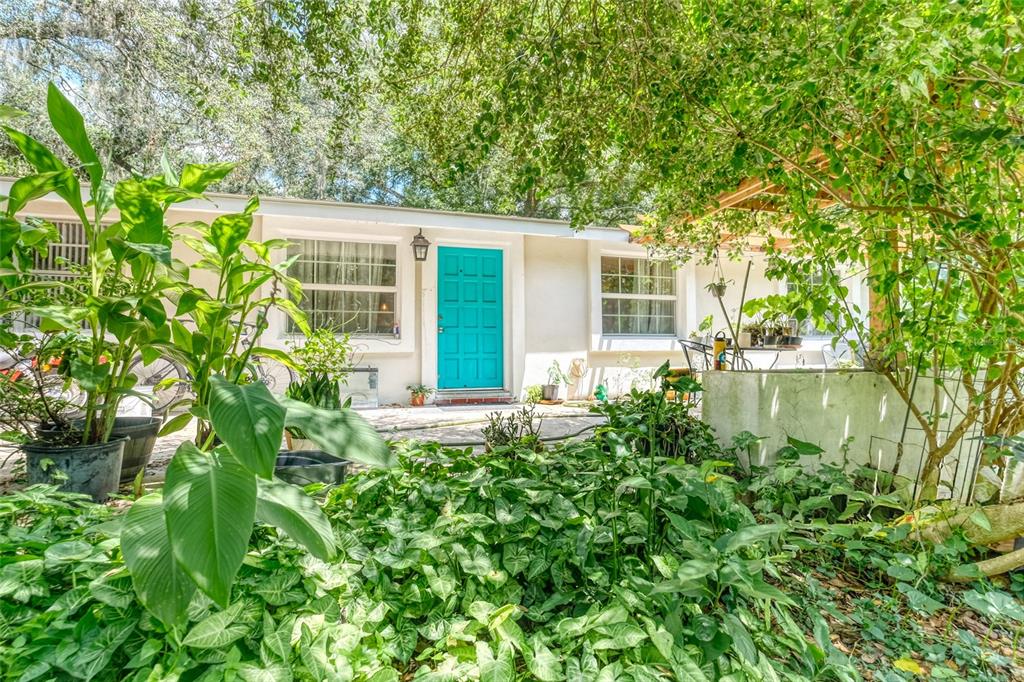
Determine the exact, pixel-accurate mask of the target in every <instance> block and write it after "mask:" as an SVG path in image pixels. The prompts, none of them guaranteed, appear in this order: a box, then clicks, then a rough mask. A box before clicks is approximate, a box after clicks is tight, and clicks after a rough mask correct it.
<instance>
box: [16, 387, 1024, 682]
mask: <svg viewBox="0 0 1024 682" xmlns="http://www.w3.org/2000/svg"><path fill="white" fill-rule="evenodd" d="M635 398H636V404H634V405H633V406H632V407H633V408H635V409H632V410H631V409H630V408H629V407H628V406H627V407H625V408H624V407H622V406H619V407H616V408H607V409H609V410H611V411H612V412H611V413H610V414H609V415H608V416H609V418H610V424H609V426H608V427H606V428H604V429H602V430H600V431H599V432H598V433H597V434H596V435H595V436H594V437H593V438H592V439H590V440H586V441H581V442H576V443H571V444H567V445H562V446H558V447H555V448H553V449H548V450H546V451H542V452H539V453H538V452H536V447H535V445H534V444H530V446H529V447H517V446H515V445H513V446H509V447H503V448H498V449H496V450H495V451H494V452H492V453H489V454H486V455H474V454H472V453H471V452H470V451H468V450H467V451H463V450H450V449H443V448H441V447H440V446H437V445H431V444H427V445H419V444H405V445H403V446H401V447H400V450H401V452H400V453H399V456H400V461H401V466H400V467H399V468H396V469H393V470H388V471H376V472H367V473H362V474H359V475H357V476H355V477H353V478H352V479H351V480H350V481H348V482H347V483H345V484H344V485H342V486H340V487H338V488H336V489H334V490H331V491H328V492H327V493H326V495H325V497H324V500H323V501H324V508H325V510H326V512H327V514H328V515H329V516H330V518H331V521H332V523H333V525H334V529H335V533H336V538H337V542H338V545H339V552H338V555H339V558H338V560H337V561H335V562H332V563H325V562H322V561H319V560H317V559H315V558H313V557H311V556H309V555H308V554H305V553H303V552H302V551H301V550H300V549H299V548H298V547H297V546H296V545H295V544H294V543H292V542H291V541H290V540H288V539H287V538H286V537H284V536H280V537H279V536H277V535H276V531H274V530H273V529H271V528H269V527H257V529H256V531H255V532H254V534H253V537H252V541H251V547H250V552H249V554H248V555H247V557H246V560H245V564H244V566H243V568H242V571H241V573H240V577H239V580H238V582H237V583H236V585H235V587H234V590H233V593H232V602H231V606H230V607H229V608H228V609H226V610H219V609H217V608H216V607H215V606H214V605H213V604H211V603H210V602H209V601H208V600H207V599H206V598H205V597H202V596H201V595H199V594H198V593H197V596H196V597H194V598H193V601H192V604H191V607H190V614H189V623H188V624H187V626H186V627H183V628H181V629H180V630H172V631H167V630H165V629H164V628H163V626H161V625H160V623H159V622H158V621H157V620H156V619H154V618H153V617H151V616H150V615H149V614H148V613H147V612H146V611H145V610H144V609H143V608H142V607H141V606H140V604H139V602H138V601H137V599H136V598H135V596H134V593H133V591H132V584H131V579H130V577H129V576H128V574H127V572H126V570H125V568H124V566H123V563H122V560H121V557H120V553H119V549H118V546H119V545H118V533H119V525H120V524H119V518H120V517H119V513H118V511H117V510H116V509H115V508H112V507H107V506H98V505H94V504H91V503H88V502H85V501H83V500H81V499H79V498H75V497H72V496H68V495H63V494H57V493H54V492H53V491H52V490H48V489H45V488H33V489H28V490H26V491H22V492H19V493H15V494H12V495H8V496H6V497H3V498H0V562H2V567H0V675H2V676H3V679H11V680H32V679H38V680H50V679H85V680H88V679H93V680H122V679H133V680H231V679H239V680H291V679H296V680H373V681H375V682H385V681H394V680H411V679H416V680H463V679H467V680H476V679H479V680H486V681H495V682H497V681H504V680H518V679H539V680H546V681H554V680H601V681H609V682H611V681H613V680H635V681H645V680H669V679H675V680H697V681H700V680H737V681H742V680H768V681H774V680H857V679H875V680H908V679H929V678H930V679H965V680H966V679H970V680H1005V679H1012V678H1013V676H1014V675H1016V674H1019V671H1018V669H1017V668H1016V667H1015V666H1016V663H1017V654H1016V637H1017V634H1018V632H1019V627H1020V625H1021V624H1022V622H1024V610H1022V608H1021V605H1020V603H1019V602H1018V601H1017V600H1016V598H1015V597H1014V596H1013V590H1014V586H1015V584H1016V583H1011V584H1008V585H1004V586H1002V587H999V586H995V585H992V584H989V583H980V582H979V583H976V584H974V585H973V586H971V587H969V588H967V589H965V588H963V587H960V588H952V587H948V586H946V584H945V583H942V582H941V581H940V580H938V578H940V577H941V576H944V575H946V574H947V573H948V571H949V568H950V567H951V566H953V565H955V564H957V563H960V562H962V561H963V560H964V559H965V557H968V556H970V553H971V549H970V548H969V547H967V546H966V544H965V543H963V542H962V541H961V540H958V539H956V538H954V539H953V540H951V541H950V542H949V543H947V544H946V545H942V546H937V547H936V546H932V545H924V544H920V543H918V542H916V541H914V540H913V534H912V533H911V532H910V526H908V525H906V524H901V522H900V519H902V520H906V519H905V518H904V517H902V516H901V515H900V512H898V511H897V510H895V509H893V506H895V505H894V504H893V502H892V500H891V499H886V498H876V497H874V496H870V495H867V494H865V493H861V492H858V491H857V490H856V489H855V488H854V487H853V486H852V484H851V483H850V482H849V480H848V479H847V478H846V477H845V476H844V475H842V474H841V473H839V472H837V471H835V470H830V469H827V468H825V469H822V470H820V471H819V473H818V474H816V475H808V474H805V473H803V470H802V469H801V468H800V467H798V466H796V464H797V461H796V460H797V459H798V458H799V456H800V454H801V453H799V452H796V453H789V455H790V456H788V457H787V456H785V453H784V456H783V457H782V459H781V460H780V464H779V466H778V467H776V468H774V469H773V470H772V471H763V472H755V475H754V476H753V477H751V478H743V477H740V476H739V474H738V471H739V468H738V467H736V466H734V465H733V464H732V463H731V461H730V459H729V457H728V455H727V453H721V452H719V451H717V450H716V449H715V448H714V446H713V445H712V444H711V440H710V439H709V438H708V434H707V432H706V430H705V429H703V428H702V427H701V425H700V424H699V423H697V422H693V421H692V420H690V418H689V417H688V416H686V415H685V412H683V411H680V410H679V409H678V408H672V407H669V408H666V407H665V404H664V403H663V402H658V403H656V404H655V407H654V408H653V411H652V408H651V405H650V404H649V403H648V402H645V401H646V400H647V399H646V398H644V397H642V396H638V397H635ZM615 410H618V411H615ZM894 519H896V520H894ZM1008 590H1009V591H1008Z"/></svg>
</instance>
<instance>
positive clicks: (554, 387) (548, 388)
mask: <svg viewBox="0 0 1024 682" xmlns="http://www.w3.org/2000/svg"><path fill="white" fill-rule="evenodd" d="M541 393H542V395H543V397H544V400H558V384H544V385H543V386H541Z"/></svg>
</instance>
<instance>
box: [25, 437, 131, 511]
mask: <svg viewBox="0 0 1024 682" xmlns="http://www.w3.org/2000/svg"><path fill="white" fill-rule="evenodd" d="M127 442H128V439H127V438H124V437H122V438H116V439H114V438H112V439H111V440H109V441H107V442H106V443H97V444H96V445H54V444H51V443H46V442H36V443H27V444H25V445H22V446H21V451H22V452H24V453H25V469H26V471H27V472H28V482H29V483H33V484H34V483H52V484H55V485H58V486H60V489H61V490H64V491H67V492H72V493H84V494H86V495H89V496H90V497H92V499H93V500H95V501H96V502H102V501H103V500H105V499H107V498H108V497H109V496H110V493H113V492H116V491H117V486H118V481H119V478H120V474H121V458H122V457H123V456H124V446H125V443H127Z"/></svg>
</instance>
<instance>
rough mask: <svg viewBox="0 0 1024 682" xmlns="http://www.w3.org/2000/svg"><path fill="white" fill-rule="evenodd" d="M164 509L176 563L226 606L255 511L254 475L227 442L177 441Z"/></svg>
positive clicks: (165, 493) (213, 598)
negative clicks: (204, 446)
mask: <svg viewBox="0 0 1024 682" xmlns="http://www.w3.org/2000/svg"><path fill="white" fill-rule="evenodd" d="M164 513H165V514H166V518H167V534H168V537H169V538H170V541H171V550H172V551H173V553H174V558H175V559H176V560H177V562H178V565H179V566H181V568H182V569H183V570H184V571H185V573H187V574H188V576H189V577H190V578H192V580H193V581H194V582H195V583H196V585H198V586H199V589H201V590H202V591H203V592H205V593H206V595H207V596H209V597H210V599H212V600H213V601H215V602H217V604H219V605H220V606H221V607H222V608H226V607H227V605H228V602H229V600H230V596H231V584H232V583H233V582H234V580H235V575H236V574H237V573H238V568H239V567H240V566H241V565H242V559H243V558H244V557H245V551H246V549H247V548H248V545H249V536H250V535H251V534H252V524H253V521H254V520H255V517H256V477H255V476H253V474H252V472H250V471H249V470H248V469H246V468H245V467H243V466H242V465H241V464H240V463H239V462H238V460H236V459H235V458H234V456H233V455H232V454H231V452H230V451H229V450H228V449H227V448H224V447H219V448H217V449H216V450H214V451H213V452H202V451H200V450H199V448H197V447H196V446H195V445H193V444H192V443H182V444H181V445H180V446H179V447H178V450H177V452H175V453H174V458H173V459H171V463H170V465H169V466H168V467H167V480H166V482H165V483H164Z"/></svg>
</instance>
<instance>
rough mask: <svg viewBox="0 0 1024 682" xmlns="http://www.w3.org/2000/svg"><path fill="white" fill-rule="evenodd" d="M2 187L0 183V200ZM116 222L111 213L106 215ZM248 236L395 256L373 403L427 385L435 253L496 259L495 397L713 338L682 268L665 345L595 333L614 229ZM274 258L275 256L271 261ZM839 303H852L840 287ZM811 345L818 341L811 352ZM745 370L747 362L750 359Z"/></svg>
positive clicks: (324, 210)
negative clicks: (356, 245)
mask: <svg viewBox="0 0 1024 682" xmlns="http://www.w3.org/2000/svg"><path fill="white" fill-rule="evenodd" d="M8 188H9V184H8V183H6V182H4V181H2V180H0V193H6V191H7V189H8ZM244 204H245V199H244V198H242V197H236V196H230V195H212V202H187V203H185V204H180V205H178V206H176V207H174V208H172V209H171V210H170V211H169V213H168V221H169V222H171V223H176V222H184V221H189V220H202V221H206V222H209V221H211V220H213V218H215V217H216V215H217V214H219V213H226V212H232V211H239V210H241V209H242V208H243V206H244ZM26 213H28V214H31V215H38V216H41V217H46V218H51V219H59V220H74V217H73V215H72V214H71V212H70V211H69V210H67V208H66V207H65V206H64V204H63V202H62V201H60V200H54V199H51V198H47V199H44V200H40V201H36V202H33V203H32V204H31V205H30V208H29V210H27V211H26ZM111 219H112V220H116V212H114V213H112V215H111ZM421 229H422V231H423V235H424V236H425V237H426V238H427V239H428V240H430V242H431V246H430V250H429V252H428V258H427V260H426V261H425V262H422V263H417V262H416V261H415V260H414V258H413V253H412V247H411V245H410V242H411V241H412V238H413V236H414V235H415V234H416V233H417V232H418V231H419V230H421ZM252 236H253V238H255V239H272V238H285V239H288V238H294V239H323V240H330V239H337V240H350V241H371V242H385V243H393V244H395V245H396V247H397V249H396V253H397V256H398V281H397V287H398V297H397V303H396V305H397V307H398V310H397V313H398V320H399V327H400V334H399V335H398V336H397V337H395V336H374V337H353V345H354V349H355V354H354V356H355V361H356V363H357V365H359V366H366V367H376V368H378V370H379V381H380V383H379V386H378V394H379V399H380V402H381V404H390V403H406V402H407V401H408V392H407V391H406V386H407V385H409V384H414V383H423V384H426V385H428V386H436V384H437V247H438V246H465V247H476V248H493V249H501V250H502V252H503V267H504V282H503V294H504V301H503V307H502V312H503V316H504V320H503V322H504V342H503V352H504V356H505V357H504V371H503V377H504V385H503V386H502V387H501V388H503V389H504V390H507V391H509V392H511V393H512V394H513V395H515V396H517V397H521V396H522V395H523V393H524V390H525V388H526V387H527V386H530V385H534V384H544V383H547V370H548V368H549V367H550V365H551V363H552V361H553V360H557V361H558V362H559V364H560V365H561V368H562V370H563V371H569V368H570V366H571V365H572V364H573V361H574V360H579V361H582V366H583V367H584V368H585V374H584V375H583V376H582V377H581V378H580V380H579V381H578V382H577V383H576V384H574V385H573V386H571V387H569V388H568V389H567V388H563V389H562V397H563V398H564V397H570V398H571V397H579V398H586V397H588V396H590V395H592V394H593V393H594V391H595V389H596V388H597V386H598V385H603V386H604V387H605V388H606V390H607V391H608V393H609V394H610V395H617V394H619V393H622V392H625V391H628V390H629V389H630V387H631V386H633V385H636V386H646V385H648V382H649V378H650V374H651V370H652V369H654V368H656V367H657V366H659V365H660V364H662V363H663V362H664V361H665V360H669V361H670V362H671V363H672V366H675V367H680V366H685V360H684V357H683V354H682V352H681V350H680V347H679V344H678V339H679V338H685V337H687V336H688V335H689V333H690V332H692V331H694V330H696V328H697V326H698V325H699V323H700V321H701V320H702V319H703V318H704V316H705V315H708V314H712V315H713V316H714V318H715V325H714V329H715V331H718V330H722V329H725V327H726V325H725V320H724V317H723V316H722V313H721V310H720V308H719V306H718V302H717V301H716V300H715V299H714V298H713V297H712V296H711V294H710V293H709V292H707V291H706V289H705V287H706V286H707V284H708V283H709V282H711V280H712V278H713V274H714V273H713V268H711V267H708V266H701V265H696V264H693V263H690V264H687V265H685V266H683V267H681V268H679V269H677V270H676V294H677V298H676V306H675V313H676V329H675V333H674V334H671V335H665V336H635V335H629V336H625V335H618V336H617V335H606V334H603V333H602V326H601V278H600V272H601V256H602V255H616V256H625V257H639V258H643V257H646V256H647V251H646V249H645V248H644V247H642V246H639V245H635V244H630V243H628V240H627V234H626V233H625V232H624V231H622V230H617V229H607V228H604V229H589V230H586V231H585V232H574V231H573V230H571V229H570V228H569V226H568V225H567V224H565V223H560V222H557V221H544V220H530V219H521V218H507V217H501V216H478V215H472V214H459V213H446V212H440V211H422V210H418V209H404V208H392V207H380V206H363V205H349V204H336V203H329V202H307V201H296V200H289V199H273V198H269V199H264V200H263V202H262V205H261V208H260V211H259V212H258V213H257V215H256V216H255V221H254V229H253V235H252ZM174 255H175V256H176V257H178V258H181V259H182V260H184V261H186V262H188V261H189V260H190V259H193V257H192V254H191V253H190V252H189V250H188V249H187V248H186V247H184V246H183V245H181V244H177V245H176V247H175V249H174ZM282 257H283V254H282ZM752 258H754V259H755V260H754V266H753V268H752V270H751V276H750V282H749V284H748V288H747V294H746V298H747V300H750V299H752V298H756V297H759V296H765V295H767V294H771V293H777V292H778V291H779V290H780V285H779V283H777V282H770V281H768V280H766V279H765V278H764V265H763V260H762V258H763V257H761V256H757V255H755V256H752ZM745 267H746V262H745V261H744V262H733V261H726V262H723V268H724V270H725V276H726V279H730V280H733V282H732V283H731V284H730V285H729V287H728V290H727V293H726V297H725V305H726V309H727V310H728V312H729V315H730V317H732V318H733V319H735V317H734V316H735V314H736V311H737V309H738V306H739V296H740V291H741V289H742V285H743V275H744V271H745ZM197 277H198V278H199V283H200V284H205V285H207V286H209V287H211V288H212V287H213V286H214V285H215V279H214V276H213V275H212V274H209V275H207V273H197ZM851 290H852V292H853V294H852V295H851V298H856V297H859V296H861V295H862V292H861V291H860V287H851ZM270 324H271V326H270V329H269V330H268V331H267V333H266V335H265V336H264V338H263V339H262V343H263V344H264V345H267V346H276V347H285V346H286V344H287V342H288V341H290V340H293V339H289V337H288V336H287V335H286V334H285V333H284V329H285V324H284V319H283V315H278V316H277V317H275V318H273V319H271V321H270ZM819 345H820V344H819ZM801 356H806V357H804V358H803V362H802V364H804V365H805V366H814V365H816V364H819V363H820V361H821V360H820V357H821V356H820V353H814V352H813V351H812V352H807V351H800V352H796V353H792V352H786V353H783V357H782V358H780V364H781V365H786V364H788V365H795V364H801V362H800V357H801ZM755 361H756V359H755Z"/></svg>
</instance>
